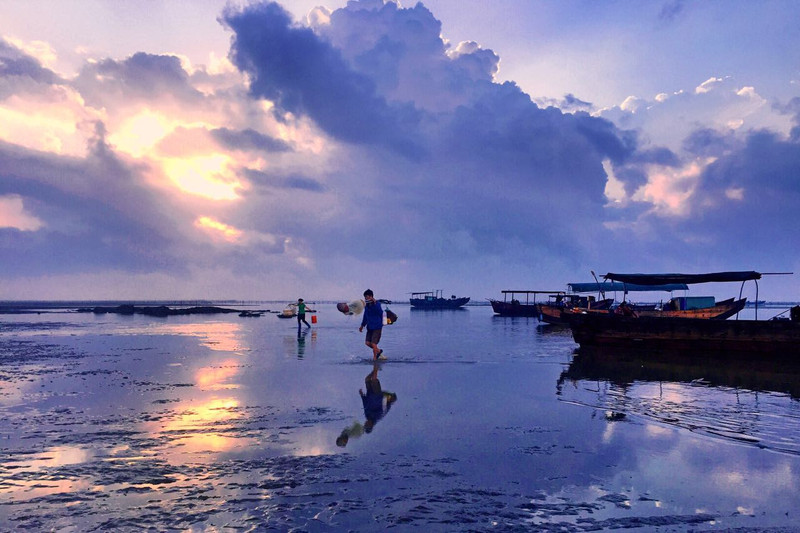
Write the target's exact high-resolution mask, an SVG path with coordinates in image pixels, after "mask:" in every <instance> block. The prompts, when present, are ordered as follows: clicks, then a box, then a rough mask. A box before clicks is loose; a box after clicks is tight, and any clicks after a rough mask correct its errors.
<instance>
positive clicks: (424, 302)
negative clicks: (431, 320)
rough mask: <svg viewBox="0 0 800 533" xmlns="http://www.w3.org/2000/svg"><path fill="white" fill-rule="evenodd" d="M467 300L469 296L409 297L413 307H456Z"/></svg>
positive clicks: (464, 303)
mask: <svg viewBox="0 0 800 533" xmlns="http://www.w3.org/2000/svg"><path fill="white" fill-rule="evenodd" d="M467 302H469V296H465V297H463V298H411V300H410V303H411V307H412V308H415V309H458V308H459V307H463V306H464V305H466V304H467Z"/></svg>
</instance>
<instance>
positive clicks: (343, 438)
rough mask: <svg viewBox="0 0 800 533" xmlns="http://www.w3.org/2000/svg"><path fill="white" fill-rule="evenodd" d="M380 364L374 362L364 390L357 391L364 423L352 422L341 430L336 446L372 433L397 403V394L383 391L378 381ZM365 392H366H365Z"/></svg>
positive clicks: (365, 380) (341, 445)
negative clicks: (362, 410) (362, 407)
mask: <svg viewBox="0 0 800 533" xmlns="http://www.w3.org/2000/svg"><path fill="white" fill-rule="evenodd" d="M379 369H380V364H379V363H377V362H375V363H373V365H372V371H371V372H370V373H369V374H367V376H366V377H365V378H364V389H358V394H359V396H361V403H362V404H363V406H364V417H365V420H364V423H363V424H362V423H360V422H354V423H353V424H352V425H351V426H349V427H346V428H345V429H344V430H342V432H341V434H340V435H339V436H338V437H337V438H336V445H337V446H340V447H342V448H343V447H345V446H347V443H348V442H349V441H350V439H355V438H358V437H360V436H362V435H363V434H364V433H372V430H373V428H374V427H375V424H377V423H378V422H379V421H380V420H381V419H382V418H383V417H384V416H386V414H387V413H388V412H389V409H391V408H392V404H394V402H396V401H397V394H395V393H393V392H389V391H386V390H383V387H382V386H381V382H380V380H379V379H378V370H379ZM365 390H366V392H365Z"/></svg>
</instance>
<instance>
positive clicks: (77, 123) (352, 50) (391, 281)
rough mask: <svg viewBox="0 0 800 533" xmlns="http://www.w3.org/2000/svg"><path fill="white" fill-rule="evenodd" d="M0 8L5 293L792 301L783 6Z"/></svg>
mask: <svg viewBox="0 0 800 533" xmlns="http://www.w3.org/2000/svg"><path fill="white" fill-rule="evenodd" d="M0 12H2V13H3V16H2V17H0V258H2V259H1V260H0V300H29V299H56V300H59V299H62V300H63V299H86V300H88V299H143V300H144V299H237V300H273V299H274V300H282V299H285V300H294V299H296V298H299V297H302V298H305V299H306V300H310V301H315V300H333V301H347V300H348V299H350V298H353V297H357V296H358V295H360V294H361V292H362V291H363V290H364V289H366V288H371V289H373V290H374V291H375V294H376V296H377V297H379V298H380V297H384V298H390V299H396V300H402V299H406V298H408V295H409V294H408V293H410V292H416V291H429V290H436V289H442V290H443V291H444V294H445V295H447V296H449V295H450V294H455V295H458V296H470V297H471V298H472V299H473V300H474V301H482V300H485V299H488V298H495V297H499V296H500V291H501V290H504V289H528V290H565V289H566V285H567V284H568V283H571V282H586V281H592V272H594V273H595V274H597V275H598V276H599V275H602V274H604V273H606V272H645V273H663V272H684V273H700V272H712V271H727V270H757V271H760V272H765V273H767V272H795V274H794V275H791V276H765V277H764V278H763V279H762V280H761V282H759V291H760V292H759V298H760V299H770V300H800V258H799V257H798V254H797V252H798V249H800V231H798V228H800V25H798V24H797V23H796V21H797V20H800V3H798V2H795V1H793V0H786V1H766V0H765V1H755V2H754V1H751V0H742V1H737V0H731V1H726V2H701V1H688V0H687V1H683V0H662V1H643V2H628V1H614V0H609V1H604V2H596V1H590V0H585V1H584V0H564V1H559V2H551V1H538V0H497V1H495V2H478V1H472V0H428V1H426V2H419V3H416V4H415V3H411V2H392V1H383V0H353V1H349V2H345V1H341V0H337V1H329V2H328V3H326V4H323V3H322V2H321V1H320V0H297V1H285V2H282V3H275V2H247V3H243V2H237V3H227V2H224V1H217V0H214V1H211V0H200V1H194V0H193V1H188V0H175V1H160V0H150V1H147V2H111V1H99V0H71V1H70V2H61V1H57V0H28V1H26V2H19V1H16V0H0ZM739 289H740V287H739V286H738V285H737V286H736V287H725V288H720V289H719V290H721V291H727V292H720V293H719V296H720V297H722V296H724V297H729V296H733V295H735V294H734V293H738V291H739ZM708 290H711V289H706V288H696V289H693V290H692V291H691V292H692V293H693V294H696V295H699V294H704V293H706V292H708ZM713 290H714V291H716V290H717V288H716V287H714V288H713ZM752 290H753V289H752V287H751V288H749V289H746V293H745V294H746V295H748V296H750V297H751V298H752V297H753V296H754V295H753V294H748V293H747V291H750V292H752Z"/></svg>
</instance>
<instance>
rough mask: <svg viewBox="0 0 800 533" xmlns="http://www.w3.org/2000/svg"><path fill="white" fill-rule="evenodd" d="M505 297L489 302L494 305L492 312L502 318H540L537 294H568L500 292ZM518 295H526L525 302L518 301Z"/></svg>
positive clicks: (562, 292) (559, 292)
mask: <svg viewBox="0 0 800 533" xmlns="http://www.w3.org/2000/svg"><path fill="white" fill-rule="evenodd" d="M500 293H501V294H502V295H503V299H502V300H491V299H490V300H489V303H491V304H492V310H493V311H494V312H495V314H497V315H500V316H532V317H536V318H539V317H540V315H541V313H540V312H539V306H538V305H537V302H536V295H537V294H546V295H548V296H550V295H564V294H566V293H565V292H564V291H512V290H506V291H500ZM517 295H520V297H522V295H524V297H525V302H524V303H523V302H522V301H521V300H520V299H517V297H516V296H517ZM531 295H533V299H531Z"/></svg>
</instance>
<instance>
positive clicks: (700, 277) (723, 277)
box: [603, 270, 761, 285]
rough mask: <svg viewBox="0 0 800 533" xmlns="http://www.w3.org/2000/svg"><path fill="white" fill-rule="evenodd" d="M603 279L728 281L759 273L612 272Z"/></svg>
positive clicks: (755, 276) (640, 282)
mask: <svg viewBox="0 0 800 533" xmlns="http://www.w3.org/2000/svg"><path fill="white" fill-rule="evenodd" d="M603 279H607V280H610V281H621V282H623V283H635V284H637V285H663V284H666V283H687V284H692V283H711V282H728V281H750V280H757V279H761V273H760V272H755V271H753V270H747V271H741V272H709V273H708V274H612V273H610V272H609V273H608V274H606V275H605V276H603Z"/></svg>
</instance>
